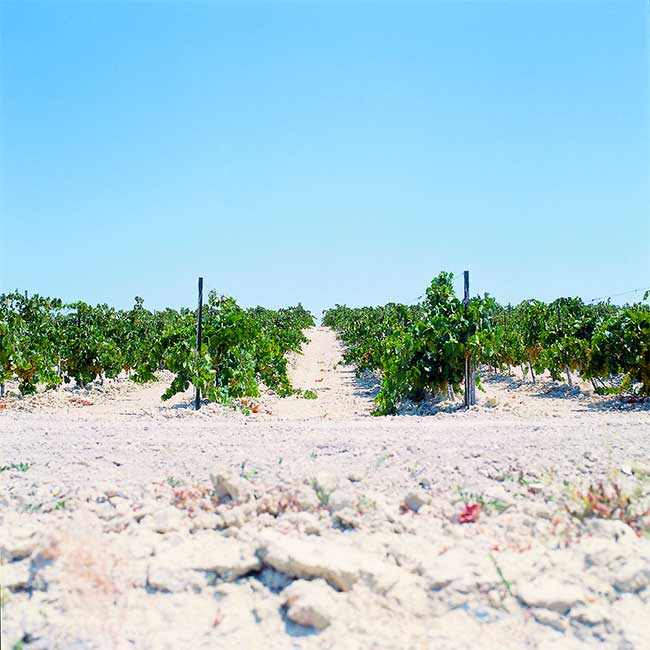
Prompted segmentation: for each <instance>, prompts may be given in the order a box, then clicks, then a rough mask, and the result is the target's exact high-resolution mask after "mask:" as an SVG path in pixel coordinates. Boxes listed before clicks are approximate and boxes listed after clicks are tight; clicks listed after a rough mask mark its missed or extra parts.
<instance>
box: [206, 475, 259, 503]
mask: <svg viewBox="0 0 650 650" xmlns="http://www.w3.org/2000/svg"><path fill="white" fill-rule="evenodd" d="M210 480H211V481H212V486H213V487H214V490H215V492H216V495H217V496H218V497H219V498H220V499H223V498H226V497H228V498H230V499H232V500H233V501H234V502H235V503H247V502H248V501H250V500H251V498H252V497H253V493H254V490H253V486H252V485H251V484H250V483H249V482H248V481H247V480H246V479H245V478H243V477H241V476H239V475H237V474H235V473H234V472H233V471H232V470H227V469H226V470H217V471H216V472H214V473H213V474H210Z"/></svg>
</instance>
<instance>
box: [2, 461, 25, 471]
mask: <svg viewBox="0 0 650 650" xmlns="http://www.w3.org/2000/svg"><path fill="white" fill-rule="evenodd" d="M30 467H31V465H30V464H29V463H11V464H10V465H2V467H0V472H6V471H7V470H15V471H17V472H26V471H27V470H28V469H29V468H30Z"/></svg>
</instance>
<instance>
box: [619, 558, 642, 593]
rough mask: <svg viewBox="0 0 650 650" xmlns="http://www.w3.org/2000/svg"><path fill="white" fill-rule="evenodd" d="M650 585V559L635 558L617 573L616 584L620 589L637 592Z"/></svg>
mask: <svg viewBox="0 0 650 650" xmlns="http://www.w3.org/2000/svg"><path fill="white" fill-rule="evenodd" d="M649 585H650V560H647V559H645V560H644V559H635V560H631V561H630V562H628V563H627V564H626V565H625V566H623V568H622V569H620V570H619V571H618V572H617V573H616V577H615V578H614V586H615V587H616V589H618V590H619V591H624V592H629V593H633V594H635V593H637V592H639V591H642V590H643V589H645V588H646V587H648V586H649Z"/></svg>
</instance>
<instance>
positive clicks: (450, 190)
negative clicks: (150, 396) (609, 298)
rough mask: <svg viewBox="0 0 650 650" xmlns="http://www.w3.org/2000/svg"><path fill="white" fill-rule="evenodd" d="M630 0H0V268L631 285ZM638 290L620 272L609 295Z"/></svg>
mask: <svg viewBox="0 0 650 650" xmlns="http://www.w3.org/2000/svg"><path fill="white" fill-rule="evenodd" d="M649 16H650V12H649V7H648V2H647V1H646V0H638V1H637V0H614V1H611V2H601V1H599V0H575V1H570V0H566V1H560V0H557V1H550V0H549V1H543V0H538V1H533V0H530V1H528V0H518V1H516V2H515V1H510V2H505V1H504V2H490V1H489V0H480V1H478V0H477V1H474V2H472V1H468V2H454V1H451V0H449V1H446V2H434V1H433V0H432V1H430V2H397V1H396V2H352V1H349V2H343V1H340V2H321V3H315V2H309V1H306V0H305V1H304V2H232V3H226V2H192V3H182V2H153V1H149V2H111V1H107V2H93V1H87V2H71V1H65V0H64V1H54V0H52V1H51V2H27V1H22V0H21V1H13V2H12V1H11V0H9V1H7V0H3V1H2V2H0V19H1V24H0V29H1V33H0V74H1V76H0V99H1V106H0V138H1V140H0V144H1V149H0V152H1V153H0V155H1V160H0V164H1V167H0V181H1V197H0V201H1V202H0V209H1V213H0V215H1V216H0V226H1V228H0V291H7V290H12V289H14V288H20V289H27V290H29V291H30V292H33V291H36V292H39V293H44V294H48V295H55V296H59V297H62V298H63V299H64V300H72V299H79V298H80V299H84V300H87V301H89V302H109V303H111V304H114V305H116V306H126V305H129V304H130V303H131V301H132V298H133V296H134V295H136V294H138V295H142V296H144V298H145V304H146V305H148V306H149V307H159V306H164V305H170V306H180V305H183V304H187V305H191V304H193V303H194V295H195V283H196V276H198V275H199V274H202V275H203V276H204V277H205V282H206V287H208V288H216V289H217V290H218V291H219V292H223V293H228V294H232V295H234V296H235V297H236V298H237V299H238V300H239V301H240V302H241V303H242V304H244V305H251V304H258V303H260V304H264V305H267V306H280V305H283V304H284V305H286V304H294V303H296V302H297V301H299V300H301V301H302V302H303V303H304V304H305V305H307V306H308V307H310V308H311V309H313V310H314V311H320V309H322V308H324V307H327V306H330V305H332V304H334V303H336V302H338V303H347V304H350V305H359V304H377V303H384V302H387V301H389V300H397V301H412V300H413V299H415V298H416V297H417V296H419V295H421V294H422V293H423V291H424V288H425V287H426V286H427V284H428V283H429V281H430V280H431V278H432V277H433V276H434V275H436V274H437V273H438V271H440V270H442V269H444V270H449V271H453V272H455V273H456V274H461V273H462V271H463V269H465V268H468V269H470V271H471V279H472V290H473V291H472V292H473V293H474V292H475V291H480V292H483V291H488V292H489V293H491V294H492V295H494V296H495V297H496V298H497V299H498V300H501V301H504V302H505V301H519V300H522V299H524V298H527V297H537V298H541V299H553V298H555V297H557V296H559V295H581V296H582V297H584V298H585V299H590V298H593V297H599V296H604V295H610V294H613V293H617V292H621V291H625V290H627V289H633V288H637V287H646V286H650V216H649V201H650V191H649V183H650V169H649V168H650V164H649V108H648V107H649V93H648V81H649V73H648V55H649V52H648V33H649V23H650V18H649ZM635 297H640V296H639V295H638V294H637V295H636V296H630V298H631V299H634V298H635Z"/></svg>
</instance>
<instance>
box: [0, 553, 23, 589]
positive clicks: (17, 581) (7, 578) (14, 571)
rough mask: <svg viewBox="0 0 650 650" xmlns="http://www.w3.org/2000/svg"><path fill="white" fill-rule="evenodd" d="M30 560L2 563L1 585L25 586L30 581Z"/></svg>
mask: <svg viewBox="0 0 650 650" xmlns="http://www.w3.org/2000/svg"><path fill="white" fill-rule="evenodd" d="M29 564H30V562H29V560H22V561H20V562H9V563H7V564H4V563H3V564H2V565H0V585H2V586H3V587H6V588H7V589H16V588H18V587H24V586H25V585H27V583H28V582H29V577H30V571H29Z"/></svg>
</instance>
